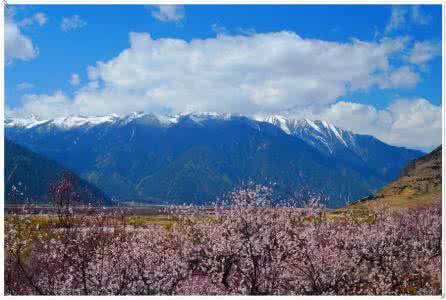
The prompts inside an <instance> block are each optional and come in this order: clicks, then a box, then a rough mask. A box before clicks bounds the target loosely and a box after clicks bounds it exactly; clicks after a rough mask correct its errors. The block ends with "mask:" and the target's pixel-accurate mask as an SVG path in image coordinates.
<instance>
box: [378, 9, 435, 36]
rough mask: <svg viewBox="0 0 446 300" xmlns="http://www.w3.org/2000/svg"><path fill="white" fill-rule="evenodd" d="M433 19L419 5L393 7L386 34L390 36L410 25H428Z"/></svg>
mask: <svg viewBox="0 0 446 300" xmlns="http://www.w3.org/2000/svg"><path fill="white" fill-rule="evenodd" d="M431 20H432V17H431V16H430V15H429V14H427V13H425V12H424V11H423V9H422V8H421V7H420V6H419V5H410V6H392V12H391V15H390V20H389V23H388V24H387V25H386V28H385V30H384V32H385V33H386V34H389V33H391V32H393V31H398V30H402V29H404V28H405V27H406V26H407V25H408V24H415V25H428V24H430V22H431Z"/></svg>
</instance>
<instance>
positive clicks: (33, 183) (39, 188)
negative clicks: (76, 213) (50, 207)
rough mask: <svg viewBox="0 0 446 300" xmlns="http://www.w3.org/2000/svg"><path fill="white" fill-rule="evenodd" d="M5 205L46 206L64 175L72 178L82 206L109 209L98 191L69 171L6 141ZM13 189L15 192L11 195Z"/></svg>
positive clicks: (108, 200) (108, 203) (106, 200)
mask: <svg viewBox="0 0 446 300" xmlns="http://www.w3.org/2000/svg"><path fill="white" fill-rule="evenodd" d="M4 149H5V152H4V153H5V200H6V201H5V204H23V203H33V204H46V203H48V202H51V199H50V196H49V194H50V193H49V191H50V188H51V186H52V185H53V184H55V183H56V182H57V180H59V179H60V178H61V177H62V176H63V175H64V174H68V175H71V176H74V178H75V180H76V181H77V183H76V185H75V191H76V192H78V193H79V194H80V196H81V198H82V201H83V202H84V204H88V203H91V204H103V205H110V204H111V202H110V199H109V198H108V197H107V196H106V195H105V194H104V193H103V192H101V191H100V190H99V189H98V188H97V187H95V186H93V185H92V184H90V183H88V182H86V181H85V180H83V179H80V178H78V177H77V176H76V175H75V174H74V173H73V172H72V171H70V170H68V169H67V168H65V167H63V166H61V165H60V164H59V163H57V162H55V161H53V160H50V159H48V158H46V157H43V156H42V155H39V154H36V153H34V152H32V151H31V150H29V149H27V148H25V147H23V146H20V145H18V144H16V143H14V142H11V141H9V140H8V139H5V148H4ZM13 186H14V187H15V188H16V191H17V192H16V193H15V196H13V195H12V190H13Z"/></svg>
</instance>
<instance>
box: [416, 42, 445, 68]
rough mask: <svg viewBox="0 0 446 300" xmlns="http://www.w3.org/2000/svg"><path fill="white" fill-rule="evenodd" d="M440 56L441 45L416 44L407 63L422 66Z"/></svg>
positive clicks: (431, 43)
mask: <svg viewBox="0 0 446 300" xmlns="http://www.w3.org/2000/svg"><path fill="white" fill-rule="evenodd" d="M440 54H441V43H439V42H435V41H424V42H416V43H415V44H414V46H413V49H412V51H411V54H410V57H409V61H410V62H411V63H413V64H424V63H426V62H428V61H430V60H431V59H433V58H434V57H436V56H439V55H440Z"/></svg>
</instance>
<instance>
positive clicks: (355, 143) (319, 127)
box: [264, 115, 423, 182]
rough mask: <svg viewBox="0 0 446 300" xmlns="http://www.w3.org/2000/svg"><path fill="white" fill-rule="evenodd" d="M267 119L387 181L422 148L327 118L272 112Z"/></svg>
mask: <svg viewBox="0 0 446 300" xmlns="http://www.w3.org/2000/svg"><path fill="white" fill-rule="evenodd" d="M264 121H265V122H268V123H271V124H274V125H276V126H279V127H280V128H282V129H283V130H284V131H285V132H288V133H289V134H291V135H294V136H297V137H299V138H301V139H302V140H304V141H305V142H307V143H308V144H309V145H311V146H313V147H315V148H317V149H318V150H319V151H320V152H321V153H323V154H325V155H327V156H328V157H331V158H336V159H338V160H341V161H345V162H349V163H352V164H354V165H357V166H361V167H364V168H367V169H369V171H370V172H371V173H374V174H375V175H376V176H378V177H380V178H382V180H383V181H385V182H388V181H391V180H393V179H395V178H397V177H398V175H399V173H400V172H401V169H402V168H403V167H404V166H405V165H406V163H407V162H409V161H411V160H413V159H415V158H417V157H420V156H422V155H423V152H421V151H417V150H411V149H406V148H403V147H395V146H391V145H388V144H386V143H383V142H382V141H380V140H378V139H376V138H375V137H373V136H370V135H362V134H354V133H353V132H351V131H349V130H344V129H342V128H339V127H336V126H334V125H333V124H330V123H328V122H325V121H311V120H308V119H303V120H300V119H292V118H291V119H290V118H285V117H283V116H278V115H272V116H268V117H266V118H265V119H264Z"/></svg>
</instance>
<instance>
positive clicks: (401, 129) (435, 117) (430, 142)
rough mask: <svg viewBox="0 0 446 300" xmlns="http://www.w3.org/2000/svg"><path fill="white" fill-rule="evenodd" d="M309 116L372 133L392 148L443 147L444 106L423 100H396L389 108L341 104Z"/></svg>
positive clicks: (355, 130) (350, 103) (306, 114)
mask: <svg viewBox="0 0 446 300" xmlns="http://www.w3.org/2000/svg"><path fill="white" fill-rule="evenodd" d="M298 116H301V115H298ZM305 116H306V117H311V118H313V119H322V120H327V121H330V122H333V123H335V124H336V125H338V126H340V127H344V128H348V129H351V130H352V131H354V132H357V133H362V134H370V135H373V136H375V137H377V138H379V139H381V140H383V141H385V142H387V143H389V144H392V145H399V146H406V147H412V148H418V149H431V148H432V147H435V146H438V145H440V144H441V122H442V121H441V106H436V105H433V104H431V103H430V102H429V101H428V100H426V99H423V98H419V99H400V100H396V101H394V102H392V103H391V104H390V105H389V106H388V107H387V108H385V109H376V108H375V107H373V106H371V105H365V104H359V103H352V102H338V103H335V104H332V105H330V106H328V107H326V108H324V109H323V110H321V111H319V112H317V113H311V112H310V113H309V112H306V113H305Z"/></svg>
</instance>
